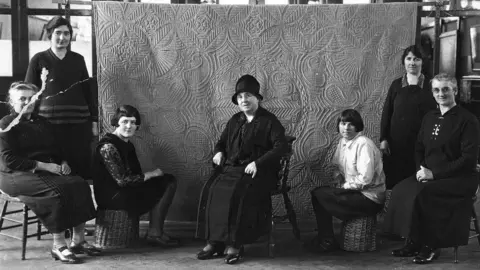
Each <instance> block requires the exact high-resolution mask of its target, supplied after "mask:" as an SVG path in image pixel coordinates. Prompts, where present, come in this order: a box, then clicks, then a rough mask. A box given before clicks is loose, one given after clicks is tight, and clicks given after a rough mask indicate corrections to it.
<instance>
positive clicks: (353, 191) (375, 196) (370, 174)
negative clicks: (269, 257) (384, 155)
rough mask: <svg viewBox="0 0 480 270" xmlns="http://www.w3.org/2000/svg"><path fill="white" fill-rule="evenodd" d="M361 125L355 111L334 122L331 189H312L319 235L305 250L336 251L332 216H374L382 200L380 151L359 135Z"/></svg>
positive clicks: (342, 114) (345, 217) (342, 217)
mask: <svg viewBox="0 0 480 270" xmlns="http://www.w3.org/2000/svg"><path fill="white" fill-rule="evenodd" d="M363 128H364V124H363V120H362V117H361V116H360V113H358V111H356V110H353V109H348V110H345V111H343V112H342V113H341V115H340V116H339V117H338V119H337V131H338V133H339V134H340V135H341V138H340V140H339V142H338V145H337V150H336V151H335V155H334V156H333V160H332V164H333V165H334V166H335V170H334V173H333V183H334V184H335V186H333V187H318V188H316V189H314V190H312V192H311V195H312V205H313V209H314V212H315V216H316V218H317V226H318V227H317V228H318V235H317V236H316V237H315V238H313V239H312V240H311V241H310V242H307V243H306V244H305V247H306V248H307V249H309V250H311V251H314V252H328V251H332V250H335V249H337V248H338V244H337V243H336V241H335V237H334V234H333V228H332V216H334V217H337V218H338V219H341V220H343V221H345V220H349V219H352V218H359V217H366V216H375V215H376V213H377V212H379V211H380V210H381V209H382V207H383V203H384V201H385V174H384V173H383V164H382V159H381V153H380V150H379V149H378V148H377V147H376V146H375V144H374V143H373V141H372V140H370V139H369V138H367V137H366V136H364V135H362V134H361V133H360V132H361V131H363Z"/></svg>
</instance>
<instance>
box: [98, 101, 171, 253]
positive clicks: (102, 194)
mask: <svg viewBox="0 0 480 270" xmlns="http://www.w3.org/2000/svg"><path fill="white" fill-rule="evenodd" d="M111 124H112V126H114V127H115V130H114V131H113V132H112V133H107V134H106V135H105V136H104V137H103V138H102V139H101V140H100V142H99V143H98V144H97V147H96V150H95V156H94V164H93V180H94V181H93V185H94V191H95V200H96V202H97V204H98V209H104V210H125V211H127V212H128V213H130V214H133V215H137V216H140V215H142V214H144V213H147V212H150V223H149V229H148V232H147V236H146V238H147V241H148V242H149V243H150V244H153V245H160V246H173V245H178V244H179V242H178V240H177V239H173V238H172V237H170V236H168V235H167V234H166V233H165V232H164V230H163V225H164V222H165V218H166V215H167V212H168V208H169V207H170V205H171V203H172V200H173V197H174V196H175V191H176V189H177V180H176V179H175V177H174V176H173V175H171V174H165V173H164V172H163V171H162V170H161V169H158V168H157V169H155V170H152V171H148V172H145V173H144V172H142V168H141V166H140V162H139V161H138V158H137V153H136V151H135V147H134V146H133V144H132V142H130V139H131V138H132V137H133V136H134V135H135V133H136V132H137V130H138V128H139V127H140V124H141V119H140V113H139V112H138V110H137V109H136V108H135V107H132V106H130V105H123V106H120V107H119V108H118V109H117V110H116V112H115V115H114V117H113V118H112V120H111Z"/></svg>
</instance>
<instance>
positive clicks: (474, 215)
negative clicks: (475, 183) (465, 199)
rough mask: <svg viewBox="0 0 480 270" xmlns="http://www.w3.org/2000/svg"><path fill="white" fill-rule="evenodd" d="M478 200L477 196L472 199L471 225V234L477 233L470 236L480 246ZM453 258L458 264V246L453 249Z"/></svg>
mask: <svg viewBox="0 0 480 270" xmlns="http://www.w3.org/2000/svg"><path fill="white" fill-rule="evenodd" d="M479 189H480V187H479V188H477V192H476V193H478V190H479ZM476 200H477V196H473V198H472V203H473V204H474V205H473V206H472V219H471V224H470V231H471V232H475V233H474V234H473V235H470V237H469V239H472V238H475V237H476V238H477V240H478V245H480V227H479V225H478V217H477V213H476V212H475V202H476ZM472 225H473V228H472ZM453 257H454V261H453V262H454V263H458V246H457V247H454V248H453Z"/></svg>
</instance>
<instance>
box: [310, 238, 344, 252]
mask: <svg viewBox="0 0 480 270" xmlns="http://www.w3.org/2000/svg"><path fill="white" fill-rule="evenodd" d="M303 247H304V248H306V249H307V250H309V251H311V252H321V253H322V252H331V251H336V250H339V249H340V247H339V245H338V244H337V242H336V241H335V240H334V239H327V238H325V239H322V238H320V237H315V238H313V239H312V240H311V241H309V242H306V243H305V244H304V245H303Z"/></svg>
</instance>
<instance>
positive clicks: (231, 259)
mask: <svg viewBox="0 0 480 270" xmlns="http://www.w3.org/2000/svg"><path fill="white" fill-rule="evenodd" d="M244 252H245V250H244V248H243V246H241V247H240V250H239V251H238V253H236V254H227V256H225V263H226V264H236V263H238V262H239V261H240V260H241V259H242V258H243V253H244Z"/></svg>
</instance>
